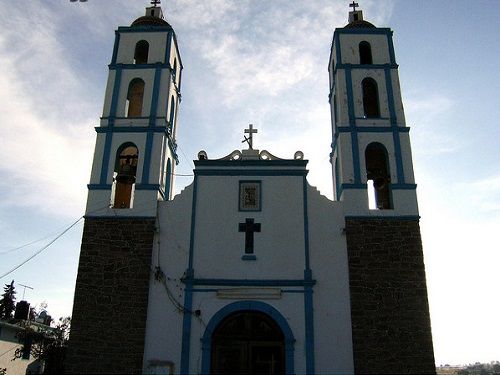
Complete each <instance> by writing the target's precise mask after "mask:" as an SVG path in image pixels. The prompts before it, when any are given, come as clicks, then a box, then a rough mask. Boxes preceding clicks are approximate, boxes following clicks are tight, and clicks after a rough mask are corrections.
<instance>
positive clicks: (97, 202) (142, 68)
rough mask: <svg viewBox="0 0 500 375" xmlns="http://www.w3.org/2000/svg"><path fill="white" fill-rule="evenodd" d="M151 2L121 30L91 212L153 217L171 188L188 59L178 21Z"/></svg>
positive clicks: (95, 167)
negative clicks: (184, 65)
mask: <svg viewBox="0 0 500 375" xmlns="http://www.w3.org/2000/svg"><path fill="white" fill-rule="evenodd" d="M152 3H153V6H151V7H148V8H146V13H145V15H144V16H142V17H139V18H137V19H136V20H135V21H134V22H132V24H131V26H128V27H119V28H118V30H116V32H115V44H114V48H113V54H112V58H111V63H110V64H109V75H108V82H107V87H106V92H105V97H104V108H103V114H102V117H101V121H100V125H99V126H98V127H96V132H97V142H96V147H95V153H94V162H93V165H92V173H91V178H90V184H89V185H88V188H89V196H88V201H87V211H86V215H87V216H107V215H112V216H154V215H155V213H156V204H157V201H158V200H168V199H170V197H171V194H172V186H173V172H174V169H175V165H176V164H177V162H178V158H177V153H176V148H177V144H176V137H175V135H176V130H177V126H176V125H177V109H178V105H179V103H180V99H181V94H180V86H181V74H182V62H181V58H180V55H179V50H178V47H177V40H176V36H175V32H174V30H173V28H172V26H170V24H169V23H168V22H167V21H165V20H164V19H163V12H162V10H161V8H160V7H159V6H157V4H158V3H159V2H158V1H153V2H152Z"/></svg>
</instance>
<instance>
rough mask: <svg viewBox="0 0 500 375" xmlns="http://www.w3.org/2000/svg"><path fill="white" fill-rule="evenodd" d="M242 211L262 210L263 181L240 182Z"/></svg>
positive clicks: (240, 207)
mask: <svg viewBox="0 0 500 375" xmlns="http://www.w3.org/2000/svg"><path fill="white" fill-rule="evenodd" d="M239 198H240V202H239V210H240V211H261V210H262V189H261V181H240V194H239Z"/></svg>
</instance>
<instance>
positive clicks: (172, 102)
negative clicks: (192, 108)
mask: <svg viewBox="0 0 500 375" xmlns="http://www.w3.org/2000/svg"><path fill="white" fill-rule="evenodd" d="M174 119H175V99H174V97H173V96H172V97H171V98H170V117H169V119H168V121H169V123H170V125H169V126H170V130H171V131H172V134H173V132H174Z"/></svg>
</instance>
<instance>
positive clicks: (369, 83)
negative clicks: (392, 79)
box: [361, 78, 380, 118]
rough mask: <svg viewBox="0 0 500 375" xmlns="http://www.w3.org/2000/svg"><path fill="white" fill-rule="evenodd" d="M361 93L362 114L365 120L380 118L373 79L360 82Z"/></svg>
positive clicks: (376, 89) (376, 90)
mask: <svg viewBox="0 0 500 375" xmlns="http://www.w3.org/2000/svg"><path fill="white" fill-rule="evenodd" d="M361 88H362V92H363V112H364V117H365V118H377V117H380V106H379V100H378V88H377V82H375V80H374V79H373V78H365V79H364V80H363V81H362V82H361Z"/></svg>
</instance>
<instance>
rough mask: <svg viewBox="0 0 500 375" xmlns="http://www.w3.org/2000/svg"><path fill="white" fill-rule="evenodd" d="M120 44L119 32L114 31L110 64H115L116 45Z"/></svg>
mask: <svg viewBox="0 0 500 375" xmlns="http://www.w3.org/2000/svg"><path fill="white" fill-rule="evenodd" d="M119 45H120V33H119V32H118V31H115V44H114V45H113V56H112V57H111V64H116V56H117V55H118V46H119Z"/></svg>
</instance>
